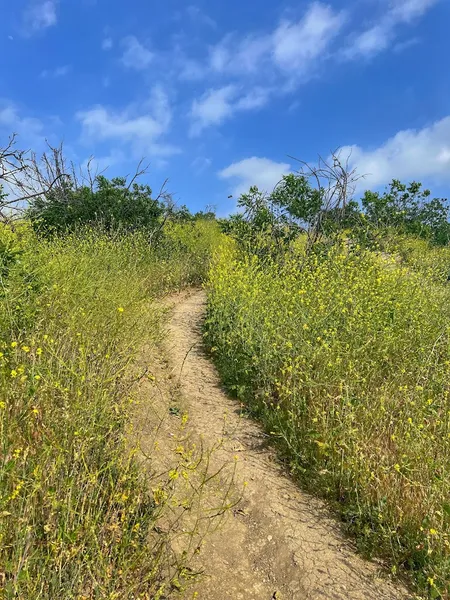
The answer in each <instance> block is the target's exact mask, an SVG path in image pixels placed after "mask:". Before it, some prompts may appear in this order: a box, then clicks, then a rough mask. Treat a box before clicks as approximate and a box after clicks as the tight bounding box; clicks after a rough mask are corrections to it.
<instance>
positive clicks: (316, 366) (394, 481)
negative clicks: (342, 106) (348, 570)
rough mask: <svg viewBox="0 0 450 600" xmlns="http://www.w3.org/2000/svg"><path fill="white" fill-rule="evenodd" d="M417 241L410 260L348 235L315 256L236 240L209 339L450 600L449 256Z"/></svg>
mask: <svg viewBox="0 0 450 600" xmlns="http://www.w3.org/2000/svg"><path fill="white" fill-rule="evenodd" d="M420 244H424V245H423V246H415V247H414V248H413V249H412V252H411V253H410V254H409V258H408V259H407V260H408V262H407V264H402V262H401V261H402V259H401V256H397V255H393V256H389V255H387V254H378V253H375V252H369V251H364V250H363V249H362V248H358V247H355V248H353V249H350V247H349V246H348V245H347V244H344V245H343V246H340V245H335V246H333V247H332V248H331V249H330V251H329V252H328V253H327V254H326V253H324V252H322V253H317V252H312V253H309V254H307V255H306V254H305V253H304V251H303V249H302V248H301V247H300V246H299V245H298V244H297V242H296V243H295V246H296V247H295V248H294V250H293V251H291V253H289V254H287V255H286V256H285V257H284V260H283V261H278V260H277V261H272V262H271V261H268V260H265V261H261V260H260V259H259V258H258V257H257V256H255V255H248V254H243V253H241V252H239V251H237V250H236V248H235V245H233V244H232V243H231V242H228V243H227V244H225V245H224V246H223V248H222V250H221V252H220V254H218V255H217V258H216V261H215V263H214V264H213V266H212V268H211V272H210V283H209V289H208V315H207V323H206V335H207V337H206V339H207V342H208V345H209V347H210V349H211V352H212V353H213V356H215V359H216V363H217V365H218V367H219V370H220V373H221V375H222V378H223V380H224V382H225V383H226V385H227V386H228V388H229V389H231V390H233V391H234V393H235V394H236V395H237V396H238V397H239V398H240V399H241V400H242V401H243V402H245V403H246V404H247V406H248V407H249V410H250V411H251V412H253V414H255V415H256V416H258V417H259V418H261V419H262V420H263V422H264V423H265V425H266V427H267V431H268V433H269V434H270V435H271V436H272V439H273V440H274V442H275V443H276V444H278V446H279V448H280V451H281V452H282V454H283V456H284V457H285V459H286V462H287V463H288V464H289V466H290V468H291V469H292V470H293V472H294V473H295V474H296V475H297V476H298V477H299V478H300V479H301V480H302V481H303V482H304V485H306V486H308V487H309V488H310V489H312V490H313V491H315V492H319V493H321V494H323V495H325V496H327V497H328V498H330V499H331V500H332V502H334V503H335V506H336V507H337V509H338V510H339V511H340V513H341V515H342V516H343V518H344V519H345V520H346V522H347V523H348V526H349V528H350V529H351V530H352V531H353V532H354V533H355V534H356V535H357V539H358V543H359V546H360V548H361V549H362V550H363V551H365V552H368V553H381V554H382V555H384V557H386V558H388V559H389V560H390V561H391V564H392V565H393V566H394V567H401V568H406V569H407V570H409V571H410V572H411V573H412V574H413V576H414V577H415V580H416V582H417V584H418V586H419V588H420V590H421V591H423V592H428V593H429V595H430V597H431V598H433V597H434V598H436V597H442V598H447V597H448V595H449V594H450V554H449V549H450V520H449V519H448V490H449V486H450V479H449V476H450V462H449V461H450V420H449V419H450V397H449V389H448V378H449V373H450V371H449V368H450V354H449V347H450V346H449V341H450V336H449V328H448V322H449V319H450V288H448V287H447V285H446V284H443V283H442V280H440V281H438V279H439V278H438V277H436V275H437V272H434V273H431V272H430V271H429V267H430V266H431V264H432V262H433V260H434V258H435V252H440V253H442V257H441V261H442V264H444V261H446V264H447V265H448V263H449V262H450V251H449V250H448V249H435V250H433V254H432V257H431V258H430V259H428V257H427V256H426V254H427V252H428V247H427V244H426V243H425V242H420ZM404 252H405V256H406V252H407V249H406V248H404ZM444 254H446V256H445V258H444V256H443V255H444ZM420 255H423V260H422V261H420V260H419V256H420ZM403 260H405V259H403Z"/></svg>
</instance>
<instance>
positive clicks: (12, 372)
mask: <svg viewBox="0 0 450 600" xmlns="http://www.w3.org/2000/svg"><path fill="white" fill-rule="evenodd" d="M11 377H12V378H13V379H14V377H17V371H16V370H15V369H13V370H12V371H11Z"/></svg>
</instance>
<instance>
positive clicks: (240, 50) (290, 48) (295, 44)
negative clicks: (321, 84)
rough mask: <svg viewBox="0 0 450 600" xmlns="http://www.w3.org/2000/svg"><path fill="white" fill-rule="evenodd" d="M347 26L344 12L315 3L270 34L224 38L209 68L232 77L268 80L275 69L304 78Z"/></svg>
mask: <svg viewBox="0 0 450 600" xmlns="http://www.w3.org/2000/svg"><path fill="white" fill-rule="evenodd" d="M344 22H345V15H344V13H343V12H335V11H334V10H333V9H332V8H331V7H329V6H328V5H326V4H322V3H320V2H313V3H312V4H310V5H309V7H308V8H307V10H306V12H305V14H304V15H303V17H302V18H301V19H299V20H298V21H288V20H284V21H282V22H281V23H280V24H279V25H278V26H277V27H276V28H275V29H274V30H273V31H271V32H268V33H259V34H256V33H250V34H249V35H247V36H246V37H244V39H242V38H241V36H237V35H233V34H229V35H227V36H225V37H224V38H223V39H222V41H221V42H219V43H218V44H216V45H215V46H213V47H212V48H210V52H209V59H208V68H209V70H211V71H212V72H215V73H225V74H231V75H247V74H254V75H259V76H261V75H262V74H263V75H264V77H267V75H268V70H272V71H273V70H274V69H275V70H278V71H281V72H282V73H283V74H286V72H289V73H290V75H295V76H296V77H298V76H303V75H304V74H305V73H306V72H307V71H309V70H313V69H314V67H315V62H316V61H317V59H319V58H320V57H322V56H324V55H325V53H326V51H327V49H328V47H329V45H330V43H331V42H332V40H333V39H334V38H335V37H336V36H337V35H338V34H339V33H340V30H341V28H342V26H343V24H344ZM205 72H207V69H206V70H205ZM271 75H272V73H271Z"/></svg>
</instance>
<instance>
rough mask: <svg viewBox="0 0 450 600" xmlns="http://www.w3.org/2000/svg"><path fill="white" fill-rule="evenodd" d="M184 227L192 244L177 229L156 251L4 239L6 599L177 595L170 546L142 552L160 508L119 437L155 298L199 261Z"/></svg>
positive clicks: (0, 337) (1, 369)
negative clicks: (170, 566)
mask: <svg viewBox="0 0 450 600" xmlns="http://www.w3.org/2000/svg"><path fill="white" fill-rule="evenodd" d="M188 227H189V228H190V230H191V231H194V232H197V234H198V240H199V243H198V246H199V247H200V246H201V248H199V247H197V246H195V245H194V246H193V247H192V248H188V247H187V246H186V245H185V244H183V241H182V240H179V239H177V235H176V232H172V234H171V237H170V238H166V239H165V240H164V241H163V243H161V244H160V246H159V247H158V248H157V249H152V248H150V246H149V244H148V242H147V240H146V239H145V236H144V235H140V234H136V235H132V236H127V237H118V238H116V239H110V238H106V237H103V236H101V235H98V234H96V233H95V232H85V233H84V234H80V235H74V236H71V237H67V238H65V239H61V240H53V241H52V242H42V241H40V240H38V239H37V238H35V237H34V235H33V234H32V233H31V232H30V231H29V229H28V227H27V226H26V225H23V226H22V227H21V228H19V230H18V231H15V232H11V231H10V230H8V229H7V228H3V229H2V230H1V231H0V242H1V243H0V277H1V279H0V286H1V287H0V386H1V396H0V444H1V445H0V590H1V594H2V595H1V597H2V598H5V599H10V598H20V599H23V600H28V599H29V600H37V599H39V598H42V599H47V598H61V599H69V598H70V599H78V600H81V599H94V598H110V599H113V598H130V599H131V598H133V599H137V598H157V597H158V595H159V596H160V597H162V594H163V590H164V593H166V591H168V590H169V589H170V587H171V585H172V584H175V583H176V585H179V581H180V577H181V578H182V575H183V572H184V569H185V566H186V565H185V564H183V563H182V562H180V564H178V565H177V569H176V570H175V571H173V570H172V571H171V572H170V575H169V576H168V570H167V565H166V564H165V562H164V560H165V559H164V556H165V554H164V552H165V550H164V548H165V547H166V544H167V539H166V537H167V536H156V538H155V536H154V535H153V537H152V536H150V537H151V539H152V546H151V547H150V546H149V539H150V538H149V535H150V533H151V532H155V531H157V524H158V522H159V521H160V519H162V518H163V514H164V510H165V507H166V503H165V502H163V501H161V498H159V497H155V493H154V492H152V489H151V486H149V483H148V481H147V480H146V478H145V476H144V474H143V472H142V471H141V470H139V469H138V468H137V465H136V461H135V458H134V451H133V450H130V448H129V444H127V440H126V437H125V430H126V424H127V423H128V422H129V419H130V411H131V410H132V395H131V387H132V383H133V377H134V376H133V360H134V357H135V354H136V351H137V350H138V349H139V348H140V346H141V344H142V342H143V340H144V339H145V340H147V341H153V342H154V341H156V340H157V339H158V337H159V336H160V320H161V315H162V311H161V310H160V309H158V308H157V307H156V305H155V303H153V302H152V300H153V299H154V298H156V297H159V296H161V295H162V294H164V293H166V292H169V291H171V290H173V289H179V288H181V287H183V286H185V285H188V284H190V283H192V282H194V283H196V282H198V280H199V279H201V278H202V276H203V274H204V269H205V267H206V265H207V261H208V256H207V255H208V253H209V252H210V246H208V243H203V240H204V237H205V236H206V237H207V236H208V235H209V234H208V232H209V229H210V228H211V227H214V225H211V224H205V225H203V224H201V223H200V224H195V225H192V226H191V225H189V226H188ZM210 239H213V236H212V235H210ZM216 239H217V231H216ZM194 250H196V251H197V255H196V258H197V259H198V260H196V261H193V260H192V254H193V251H194ZM200 257H201V260H200ZM202 269H203V272H202ZM166 486H167V489H164V488H161V489H162V491H161V493H162V494H163V497H164V498H168V499H170V498H171V497H172V491H171V490H172V487H173V486H172V483H171V481H170V478H169V480H168V481H167V482H166ZM150 549H151V551H150Z"/></svg>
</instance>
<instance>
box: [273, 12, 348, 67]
mask: <svg viewBox="0 0 450 600" xmlns="http://www.w3.org/2000/svg"><path fill="white" fill-rule="evenodd" d="M344 22H345V18H344V13H342V12H340V13H337V12H334V11H333V10H332V8H331V7H330V6H326V5H324V4H321V3H319V2H314V3H313V4H312V5H310V7H309V8H308V10H307V12H306V14H305V15H304V17H303V18H302V19H301V20H300V21H298V22H297V23H292V22H288V21H283V22H282V23H281V24H280V25H279V26H278V28H277V29H276V30H275V32H274V34H273V57H274V60H275V62H276V64H277V65H278V66H279V67H280V68H282V69H283V70H285V71H296V72H297V73H299V71H300V72H301V73H304V72H306V71H307V70H308V69H310V68H311V63H312V62H313V61H314V60H315V59H317V58H318V57H320V56H321V55H322V54H324V53H325V51H326V50H327V48H328V46H329V44H330V42H331V41H332V40H333V39H334V38H335V37H336V36H337V35H338V33H339V32H340V30H341V28H342V26H343V24H344Z"/></svg>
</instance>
